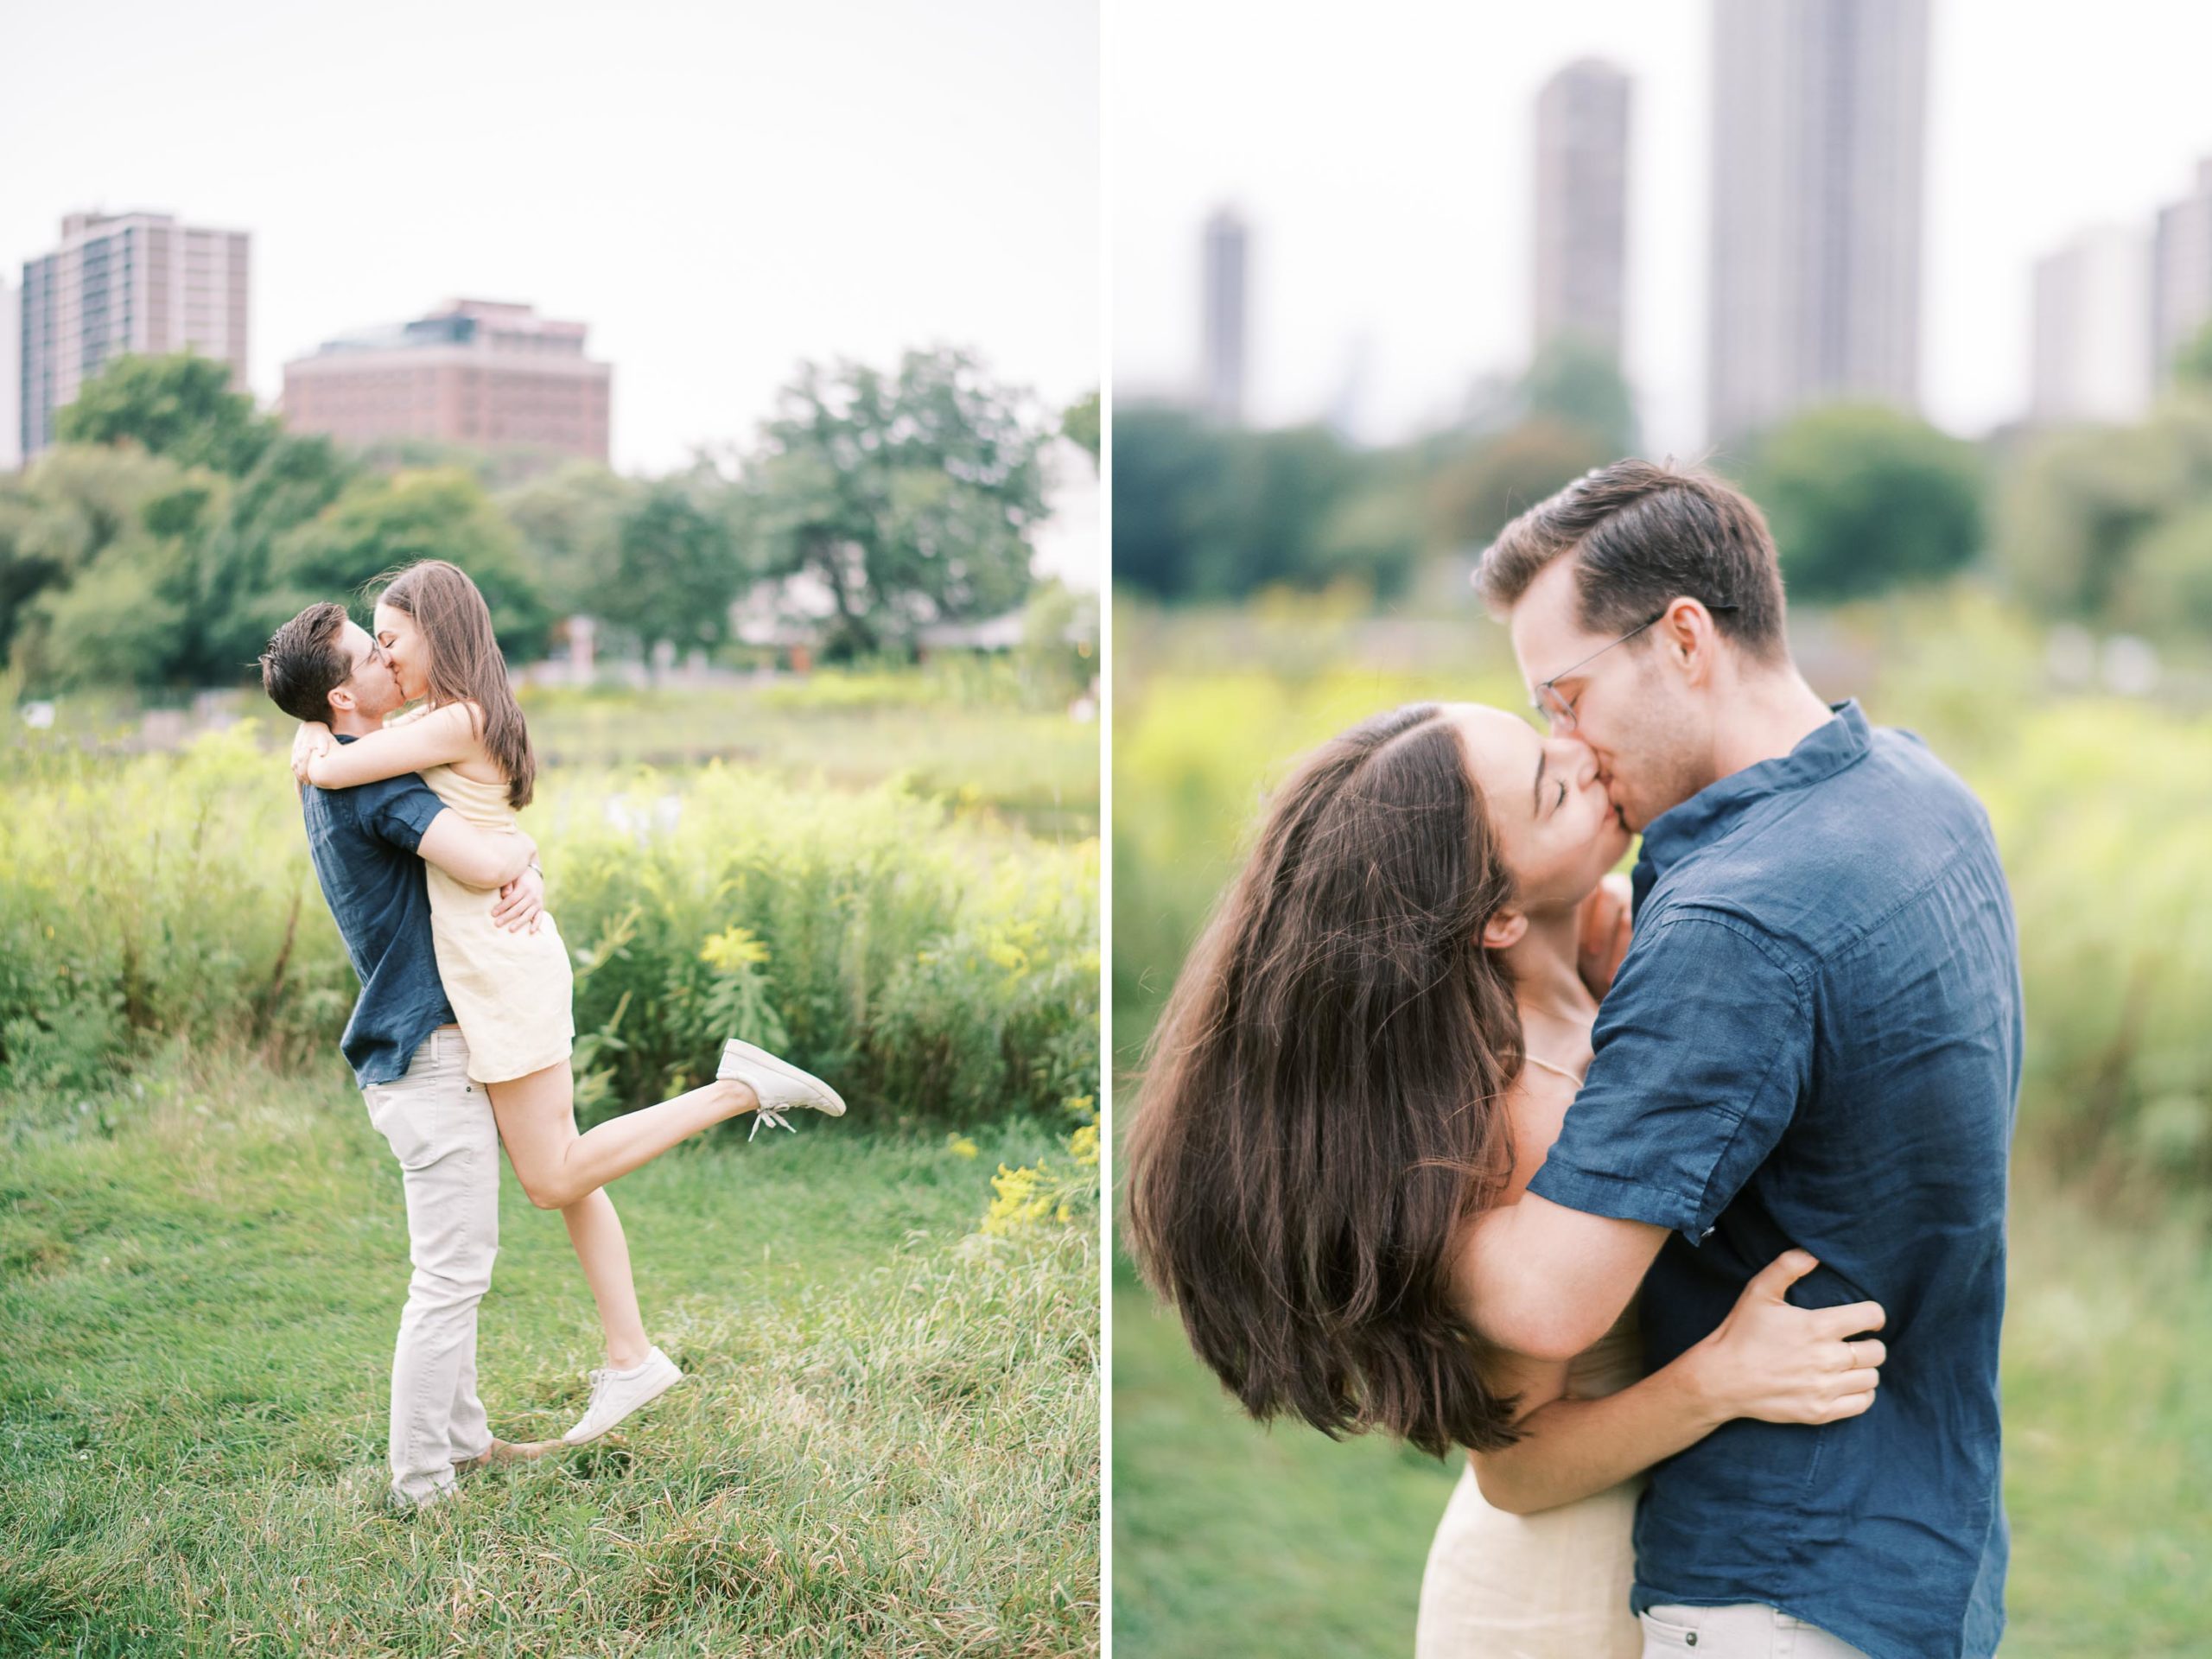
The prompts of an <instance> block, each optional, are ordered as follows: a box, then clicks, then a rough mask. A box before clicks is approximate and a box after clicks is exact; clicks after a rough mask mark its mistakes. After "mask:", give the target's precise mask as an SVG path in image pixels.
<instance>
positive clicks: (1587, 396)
mask: <svg viewBox="0 0 2212 1659" xmlns="http://www.w3.org/2000/svg"><path fill="white" fill-rule="evenodd" d="M1518 401H1519V403H1520V405H1521V409H1522V418H1523V419H1526V420H1530V421H1549V422H1552V423H1555V424H1557V425H1560V426H1563V427H1567V428H1569V429H1572V430H1573V431H1577V432H1580V433H1584V434H1586V435H1588V436H1589V437H1590V438H1591V439H1592V442H1594V443H1595V444H1596V445H1597V447H1598V448H1599V449H1602V450H1604V451H1605V459H1606V460H1608V461H1618V459H1620V457H1622V456H1623V455H1632V454H1635V453H1636V450H1637V429H1636V400H1635V398H1634V397H1633V395H1632V394H1631V393H1630V391H1629V389H1628V382H1627V381H1626V380H1624V379H1623V378H1622V377H1621V372H1620V365H1619V363H1618V360H1617V359H1615V358H1614V356H1613V354H1612V353H1610V352H1607V351H1605V349H1604V348H1602V347H1601V346H1595V345H1592V344H1591V343H1590V342H1588V341H1586V340H1581V339H1579V338H1578V337H1576V336H1574V335H1573V334H1562V335H1560V336H1559V337H1558V338H1557V339H1554V340H1549V341H1548V342H1546V343H1545V345H1544V346H1542V347H1541V349H1540V350H1539V351H1538V352H1537V353H1536V356H1535V361H1534V362H1532V363H1531V364H1529V371H1528V372H1527V373H1526V374H1524V375H1522V378H1521V384H1520V386H1519V388H1518Z"/></svg>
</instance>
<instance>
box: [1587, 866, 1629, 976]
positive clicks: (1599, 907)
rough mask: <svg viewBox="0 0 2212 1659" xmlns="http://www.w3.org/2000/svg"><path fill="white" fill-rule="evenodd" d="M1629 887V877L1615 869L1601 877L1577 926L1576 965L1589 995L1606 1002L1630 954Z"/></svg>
mask: <svg viewBox="0 0 2212 1659" xmlns="http://www.w3.org/2000/svg"><path fill="white" fill-rule="evenodd" d="M1629 911H1630V887H1629V879H1628V877H1626V876H1624V875H1623V874H1620V873H1619V872H1618V871H1614V872H1612V873H1611V874H1607V875H1605V877H1603V878H1602V879H1600V880H1599V883H1598V886H1597V887H1596V889H1595V890H1594V891H1593V892H1592V893H1591V895H1590V896H1589V897H1588V898H1587V899H1584V900H1583V901H1582V913H1581V916H1580V918H1579V925H1578V926H1577V927H1576V929H1575V952H1574V965H1575V968H1576V969H1577V971H1578V972H1580V974H1581V976H1582V982H1583V983H1584V984H1585V985H1586V986H1588V987H1589V988H1590V995H1592V996H1594V997H1596V998H1597V999H1598V1000H1599V1001H1601V1002H1602V1001H1605V993H1606V992H1607V991H1609V990H1611V989H1612V988H1613V976H1614V975H1615V974H1617V973H1618V972H1619V971H1620V966H1621V958H1622V957H1625V956H1626V955H1628V945H1629V932H1630V925H1629Z"/></svg>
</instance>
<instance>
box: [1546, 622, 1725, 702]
mask: <svg viewBox="0 0 2212 1659" xmlns="http://www.w3.org/2000/svg"><path fill="white" fill-rule="evenodd" d="M1669 602H1670V603H1671V602H1672V601H1669ZM1705 608H1706V609H1707V610H1708V611H1732V610H1735V609H1736V608H1737V607H1735V606H1733V605H1707V607H1705ZM1666 614H1667V613H1666V612H1665V611H1663V610H1662V611H1661V612H1659V613H1658V614H1657V615H1655V616H1652V617H1649V618H1647V619H1646V620H1643V621H1642V622H1639V623H1637V625H1636V626H1634V627H1632V628H1630V630H1629V631H1628V632H1626V633H1624V634H1623V635H1621V637H1620V638H1619V639H1616V640H1614V641H1613V642H1612V645H1600V646H1599V647H1598V649H1597V650H1595V651H1593V652H1591V653H1590V654H1589V655H1588V656H1587V657H1585V658H1583V659H1582V660H1581V661H1580V662H1579V663H1576V664H1573V665H1572V666H1570V667H1567V668H1562V669H1561V670H1560V671H1559V672H1558V673H1556V674H1554V675H1553V676H1552V677H1551V678H1549V679H1548V680H1541V681H1539V682H1538V683H1537V685H1536V695H1535V696H1534V697H1532V698H1530V699H1529V701H1530V702H1532V703H1533V704H1534V705H1535V709H1536V712H1537V713H1538V714H1540V715H1542V716H1543V717H1544V719H1545V721H1547V722H1548V723H1549V725H1550V727H1551V728H1552V730H1554V732H1571V731H1573V729H1574V705H1573V703H1571V702H1568V701H1567V699H1566V698H1565V697H1564V696H1560V690H1559V683H1560V681H1561V680H1563V679H1565V678H1566V677H1567V676H1568V675H1570V674H1572V673H1573V672H1575V671H1577V670H1578V669H1582V668H1586V667H1587V666H1589V664H1592V663H1594V662H1596V661H1597V660H1598V658H1600V657H1602V656H1604V655H1605V653H1606V652H1609V651H1611V649H1612V648H1613V645H1626V644H1627V643H1628V642H1629V641H1630V640H1631V639H1635V638H1636V636H1637V634H1639V633H1642V632H1643V631H1644V629H1646V628H1648V627H1649V626H1651V625H1652V624H1653V623H1655V622H1657V621H1658V620H1660V619H1661V618H1662V617H1664V616H1665V615H1666Z"/></svg>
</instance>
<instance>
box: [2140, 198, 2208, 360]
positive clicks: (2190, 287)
mask: <svg viewBox="0 0 2212 1659" xmlns="http://www.w3.org/2000/svg"><path fill="white" fill-rule="evenodd" d="M2208 321H2212V157H2207V158H2206V159H2204V160H2202V161H2200V162H2197V164H2196V188H2194V189H2193V190H2191V191H2190V194H2188V195H2186V196H2183V198H2182V199H2181V200H2179V201H2175V202H2169V203H2168V204H2167V205H2166V206H2165V207H2162V208H2160V209H2159V210H2158V230H2157V232H2156V234H2155V235H2154V237H2153V239H2152V270H2151V346H2152V353H2153V355H2152V372H2153V373H2154V375H2155V376H2156V378H2157V380H2158V384H2159V385H2164V384H2165V383H2166V381H2167V380H2168V379H2169V378H2171V376H2172V373H2173V361H2174V353H2177V352H2178V351H2179V350H2181V348H2182V347H2183V346H2186V345H2188V344H2189V342H2190V340H2193V339H2195V338H2196V334H2197V331H2198V330H2199V329H2201V328H2202V327H2204V325H2205V324H2206V322H2208Z"/></svg>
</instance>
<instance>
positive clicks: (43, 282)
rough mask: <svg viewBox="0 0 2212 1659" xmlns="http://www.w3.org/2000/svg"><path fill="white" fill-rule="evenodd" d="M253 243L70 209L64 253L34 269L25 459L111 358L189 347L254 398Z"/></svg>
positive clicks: (145, 216) (138, 217) (27, 310)
mask: <svg viewBox="0 0 2212 1659" xmlns="http://www.w3.org/2000/svg"><path fill="white" fill-rule="evenodd" d="M250 284H251V242H250V238H248V236H247V233H246V232H244V231H223V230H215V229H212V228H209V227H207V226H197V225H180V224H178V223H177V221H176V219H175V216H174V215H172V214H168V213H71V214H70V215H68V216H67V218H66V219H63V220H62V221H61V245H60V247H58V248H56V249H55V250H54V251H53V252H51V253H48V254H41V256H39V257H37V258H35V259H30V260H27V261H25V262H24V264H23V291H22V328H21V332H20V335H19V339H20V341H21V347H20V349H21V353H22V361H21V367H20V371H19V372H20V375H21V386H22V390H21V393H20V396H21V400H22V410H21V414H20V416H19V426H18V431H19V433H20V435H21V441H22V452H23V455H24V458H25V459H29V458H30V457H32V456H35V455H36V454H39V453H40V452H41V450H44V449H46V448H50V447H51V446H52V445H53V442H54V416H57V415H58V414H60V411H61V410H64V409H67V407H68V406H69V405H70V404H73V403H74V402H75V401H76V400H77V393H78V391H79V389H80V388H81V387H82V386H83V385H84V384H85V383H86V381H88V380H91V379H93V378H96V377H97V376H98V375H99V372H100V370H101V369H102V368H103V367H104V366H105V365H106V363H107V361H108V359H110V358H113V357H119V356H122V355H123V354H124V353H147V354H158V353H167V352H181V351H184V350H186V349H187V348H189V349H191V350H193V351H195V352H197V353H200V356H202V357H207V358H213V359H216V360H217V361H219V362H221V363H225V364H227V365H229V367H230V371H231V385H232V389H233V390H234V391H246V390H247V389H248V388H247V385H246V316H247V312H248V308H249V306H248V302H249V300H250V298H251V285H250Z"/></svg>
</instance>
